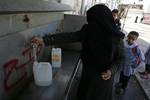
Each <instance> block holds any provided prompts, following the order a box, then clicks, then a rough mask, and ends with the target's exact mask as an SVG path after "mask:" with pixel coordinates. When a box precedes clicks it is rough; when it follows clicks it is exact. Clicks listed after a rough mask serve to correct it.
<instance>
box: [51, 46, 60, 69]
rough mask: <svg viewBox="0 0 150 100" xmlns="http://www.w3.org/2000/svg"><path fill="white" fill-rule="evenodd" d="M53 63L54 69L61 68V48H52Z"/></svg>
mask: <svg viewBox="0 0 150 100" xmlns="http://www.w3.org/2000/svg"><path fill="white" fill-rule="evenodd" d="M51 61H52V67H56V68H59V67H61V48H52V53H51Z"/></svg>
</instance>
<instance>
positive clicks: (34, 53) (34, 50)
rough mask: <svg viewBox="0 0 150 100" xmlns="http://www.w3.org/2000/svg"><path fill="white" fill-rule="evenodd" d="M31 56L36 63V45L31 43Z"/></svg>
mask: <svg viewBox="0 0 150 100" xmlns="http://www.w3.org/2000/svg"><path fill="white" fill-rule="evenodd" d="M31 46H32V54H33V59H34V61H37V55H36V54H37V44H36V43H32V44H31Z"/></svg>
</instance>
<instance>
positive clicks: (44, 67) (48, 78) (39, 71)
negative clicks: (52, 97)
mask: <svg viewBox="0 0 150 100" xmlns="http://www.w3.org/2000/svg"><path fill="white" fill-rule="evenodd" d="M33 75H34V80H35V84H36V85H38V86H49V85H51V83H52V67H51V64H50V63H48V62H39V63H38V62H37V61H34V63H33Z"/></svg>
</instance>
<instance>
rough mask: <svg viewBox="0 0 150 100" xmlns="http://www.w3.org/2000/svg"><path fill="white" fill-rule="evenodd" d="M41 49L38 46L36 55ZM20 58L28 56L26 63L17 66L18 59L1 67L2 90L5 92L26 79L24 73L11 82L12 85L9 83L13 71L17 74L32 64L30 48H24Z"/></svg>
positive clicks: (40, 46) (25, 73)
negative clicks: (2, 77)
mask: <svg viewBox="0 0 150 100" xmlns="http://www.w3.org/2000/svg"><path fill="white" fill-rule="evenodd" d="M41 49H42V45H38V48H37V54H39V53H40V51H41ZM22 56H23V57H25V56H28V58H27V59H26V61H25V62H24V63H22V64H19V59H16V58H14V59H11V60H10V61H8V62H6V63H5V64H4V65H3V68H4V73H5V78H4V82H3V85H4V90H5V91H6V92H7V91H9V90H10V89H12V88H14V87H15V86H17V85H18V84H19V83H20V82H21V81H22V80H25V79H27V72H26V71H24V72H23V73H22V75H21V76H20V78H18V79H17V80H15V81H13V83H11V84H10V83H9V80H10V78H11V75H12V74H13V71H16V72H17V71H19V70H21V69H23V68H25V67H26V66H27V65H29V64H30V63H32V62H33V57H32V49H31V48H30V47H28V48H25V49H24V50H23V51H22Z"/></svg>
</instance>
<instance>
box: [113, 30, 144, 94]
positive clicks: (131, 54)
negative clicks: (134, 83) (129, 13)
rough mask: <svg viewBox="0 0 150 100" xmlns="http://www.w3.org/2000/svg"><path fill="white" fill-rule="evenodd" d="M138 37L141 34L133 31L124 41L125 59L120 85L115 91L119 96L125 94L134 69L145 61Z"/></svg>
mask: <svg viewBox="0 0 150 100" xmlns="http://www.w3.org/2000/svg"><path fill="white" fill-rule="evenodd" d="M138 36H139V34H138V33H137V32H136V31H131V32H130V33H129V34H128V36H127V39H126V40H125V41H124V48H123V55H124V59H123V61H122V65H121V73H120V79H119V83H117V84H116V91H115V92H116V93H117V94H123V93H124V91H125V89H126V87H127V85H128V82H129V79H130V77H131V75H132V74H133V72H134V69H135V68H136V67H137V66H138V65H139V64H140V63H141V62H144V60H145V57H144V54H143V53H142V51H141V50H140V48H139V46H138V44H137V43H136V40H137V39H138Z"/></svg>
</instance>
